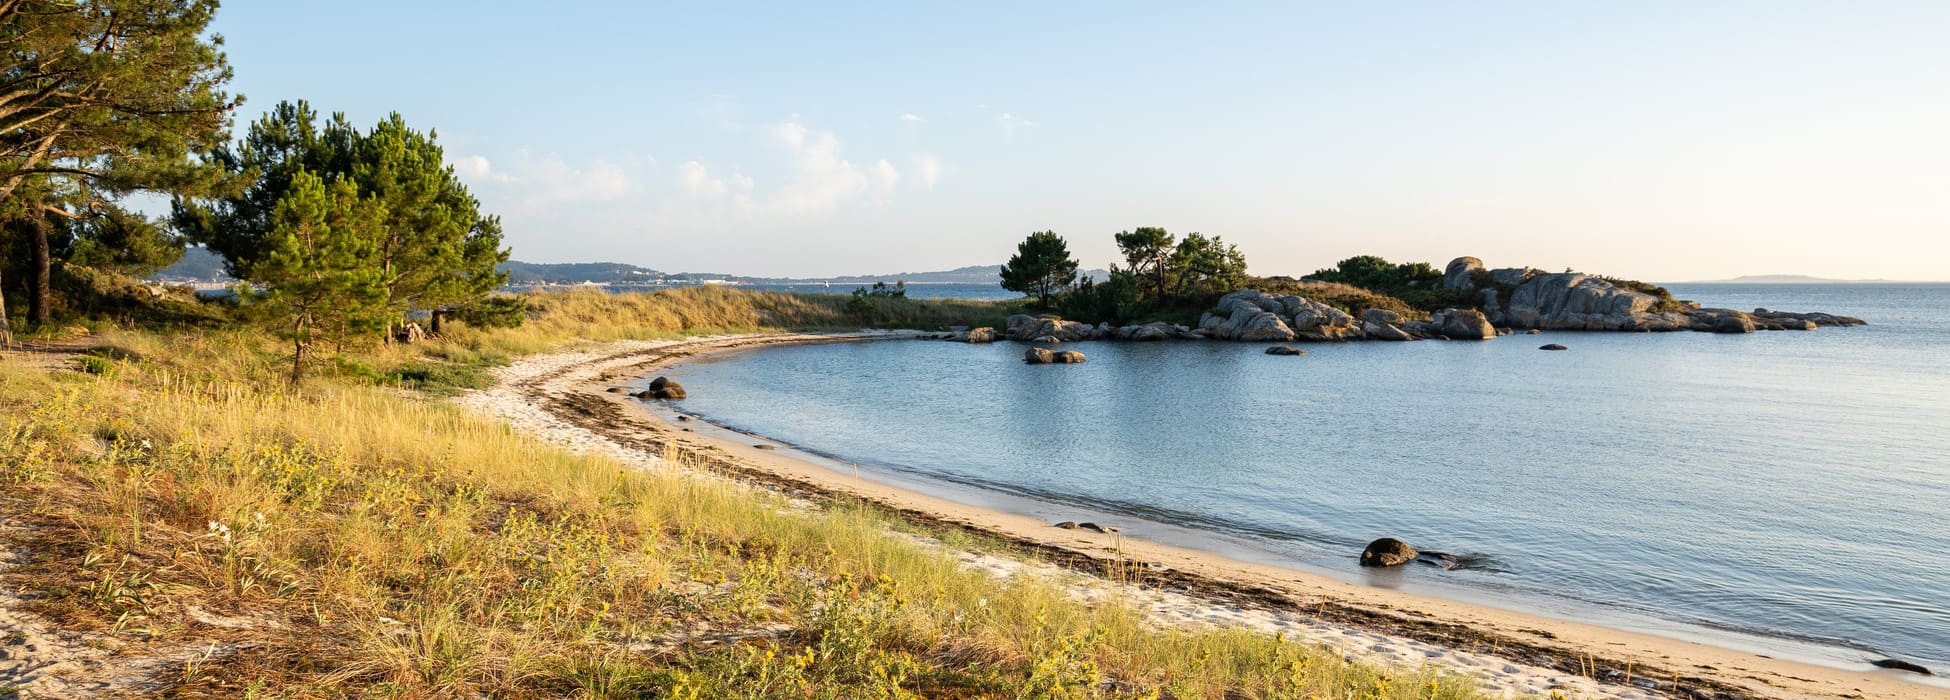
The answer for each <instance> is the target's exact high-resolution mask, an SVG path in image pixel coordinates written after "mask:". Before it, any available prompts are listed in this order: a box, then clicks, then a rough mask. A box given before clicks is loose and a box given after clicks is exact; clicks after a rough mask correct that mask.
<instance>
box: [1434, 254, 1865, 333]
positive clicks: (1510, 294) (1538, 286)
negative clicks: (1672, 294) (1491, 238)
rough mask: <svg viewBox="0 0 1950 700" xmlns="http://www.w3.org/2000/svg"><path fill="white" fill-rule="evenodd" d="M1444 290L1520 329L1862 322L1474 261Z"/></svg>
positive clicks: (1456, 268)
mask: <svg viewBox="0 0 1950 700" xmlns="http://www.w3.org/2000/svg"><path fill="white" fill-rule="evenodd" d="M1441 285H1442V288H1444V289H1450V290H1460V291H1466V292H1475V293H1476V294H1477V298H1478V299H1479V300H1480V305H1481V307H1482V309H1483V313H1484V316H1485V317H1486V318H1487V319H1488V320H1489V322H1490V323H1491V324H1494V325H1495V326H1497V327H1499V328H1510V329H1516V330H1531V329H1535V330H1573V331H1653V332H1663V331H1704V332H1710V333H1752V332H1754V331H1757V330H1761V331H1783V330H1786V331H1805V330H1814V329H1815V328H1817V327H1820V326H1860V325H1863V323H1864V322H1863V321H1862V319H1859V318H1850V317H1847V316H1836V315H1833V314H1824V313H1789V312H1784V311H1769V310H1767V309H1754V310H1753V311H1751V312H1746V311H1736V310H1733V309H1703V308H1700V305H1699V304H1697V303H1694V302H1690V301H1680V300H1676V299H1665V298H1661V297H1659V296H1655V295H1653V294H1648V293H1646V292H1642V291H1639V290H1637V289H1632V288H1630V287H1627V286H1625V285H1623V284H1620V283H1617V282H1614V281H1612V280H1610V279H1606V278H1604V277H1598V276H1595V275H1586V274H1582V273H1577V272H1564V273H1546V272H1544V271H1542V270H1538V269H1536V268H1530V267H1505V268H1498V269H1494V270H1486V269H1484V268H1483V261H1481V260H1478V259H1476V258H1471V257H1462V258H1456V259H1455V260H1452V261H1450V262H1449V267H1448V268H1447V269H1446V270H1445V271H1444V273H1443V275H1442V283H1441Z"/></svg>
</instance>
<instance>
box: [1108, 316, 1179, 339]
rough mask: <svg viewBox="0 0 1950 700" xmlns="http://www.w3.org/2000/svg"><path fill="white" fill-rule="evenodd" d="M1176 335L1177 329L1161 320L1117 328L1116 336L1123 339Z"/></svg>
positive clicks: (1166, 337) (1168, 337) (1167, 337)
mask: <svg viewBox="0 0 1950 700" xmlns="http://www.w3.org/2000/svg"><path fill="white" fill-rule="evenodd" d="M1176 335H1177V330H1176V329H1174V328H1173V327H1172V325H1171V324H1169V323H1165V322H1163V321H1156V322H1152V323H1145V324H1141V325H1135V326H1125V327H1123V328H1119V329H1117V337H1119V338H1123V339H1125V340H1170V339H1171V338H1173V337H1174V336H1176Z"/></svg>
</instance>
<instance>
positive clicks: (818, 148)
mask: <svg viewBox="0 0 1950 700" xmlns="http://www.w3.org/2000/svg"><path fill="white" fill-rule="evenodd" d="M767 133H768V134H770V135H771V137H772V140H773V141H774V142H775V143H776V144H778V145H781V146H784V147H785V149H786V151H787V153H788V155H789V157H790V161H791V170H792V180H791V181H790V182H788V183H786V184H785V185H784V186H782V187H780V188H779V190H778V191H777V192H775V193H773V194H772V197H771V200H770V201H771V203H772V204H773V205H774V206H776V207H778V208H779V209H780V210H782V211H784V212H788V213H804V212H817V211H826V210H829V209H832V208H833V207H835V206H837V205H838V204H839V203H840V202H843V201H845V200H848V199H851V198H854V197H857V196H859V195H861V194H863V193H865V192H866V191H867V190H868V188H869V187H872V186H873V185H874V181H875V178H876V177H883V178H890V179H892V180H898V179H899V177H900V175H899V173H898V172H894V169H893V166H892V165H891V164H889V165H887V167H886V169H885V170H884V171H883V170H881V169H880V168H879V165H881V164H885V163H886V161H881V162H880V163H877V164H875V170H876V173H875V174H874V175H872V176H870V175H868V174H867V172H866V171H864V170H862V169H861V168H859V167H858V166H855V165H854V164H853V163H852V161H849V160H847V159H845V158H843V157H841V156H840V139H839V137H838V136H835V135H834V134H833V132H830V131H813V130H811V129H808V128H806V125H804V124H801V123H799V120H798V117H796V116H795V117H793V118H792V119H788V120H786V121H785V122H783V123H780V124H776V125H774V126H772V127H771V128H770V129H768V130H767ZM889 188H890V189H891V185H890V186H889Z"/></svg>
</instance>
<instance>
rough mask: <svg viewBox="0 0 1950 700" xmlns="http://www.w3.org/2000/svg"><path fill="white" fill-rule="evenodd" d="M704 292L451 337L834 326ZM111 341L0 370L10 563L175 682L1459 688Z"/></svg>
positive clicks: (322, 388) (746, 499) (215, 354)
mask: <svg viewBox="0 0 1950 700" xmlns="http://www.w3.org/2000/svg"><path fill="white" fill-rule="evenodd" d="M694 294H695V296H694V297H680V298H681V299H682V301H683V304H681V305H679V306H678V307H677V309H684V310H681V311H680V310H676V309H673V308H655V307H653V306H647V305H643V304H642V303H641V300H638V299H633V298H630V297H625V296H615V297H605V298H603V299H594V298H589V297H585V296H582V295H580V294H564V295H559V296H557V295H545V296H544V298H543V299H542V300H541V301H542V302H543V303H542V304H539V305H538V306H539V308H540V312H539V313H538V319H539V320H538V322H537V323H536V324H534V325H533V326H531V327H528V328H525V329H516V330H512V331H496V332H476V331H468V333H473V334H477V335H474V336H472V337H464V338H462V339H450V340H448V341H446V342H448V343H452V344H453V345H452V346H451V347H452V348H471V349H469V350H467V351H468V352H474V353H490V352H506V353H517V352H521V351H524V350H526V351H529V352H533V351H538V350H541V349H545V348H546V347H548V345H547V344H548V343H558V344H559V343H562V342H566V341H567V340H568V339H572V338H589V339H610V338H622V337H643V336H640V335H634V334H638V333H643V334H650V333H671V334H676V333H680V332H683V331H684V330H686V329H693V328H697V327H698V326H689V325H684V324H690V323H702V325H703V327H709V328H712V329H714V330H715V329H734V328H742V327H748V326H747V325H746V324H750V325H749V327H766V326H770V325H771V324H774V323H778V324H781V325H797V324H798V323H799V322H803V321H809V320H817V319H822V318H830V317H829V316H823V315H822V314H825V313H827V312H828V309H826V307H825V306H824V305H823V303H820V302H816V301H812V302H808V301H801V300H794V299H791V298H780V299H770V300H767V301H765V302H763V303H753V304H750V305H749V306H734V305H731V304H732V302H730V301H728V299H729V297H723V296H719V294H718V292H715V291H708V290H707V291H699V292H695V293H694ZM781 296H783V295H781ZM666 301H668V300H666ZM945 308H948V309H952V308H953V307H952V306H947V307H945ZM760 310H762V311H763V312H764V313H768V314H775V315H773V316H759V315H758V313H759V311H760ZM941 312H943V311H942V309H934V310H932V311H930V313H941ZM950 312H952V311H950ZM693 313H694V314H696V315H687V314H693ZM642 318H659V319H666V318H667V319H673V320H669V321H668V324H669V325H654V324H646V325H643V326H630V325H625V324H627V323H629V322H631V321H632V319H642ZM660 323H661V322H660ZM497 333H499V334H506V336H507V337H500V338H497V337H496V334H497ZM104 340H105V341H107V342H111V343H113V344H115V345H116V346H117V347H119V348H121V349H122V350H123V352H120V353H104V354H106V355H111V356H112V357H104V358H102V359H101V362H99V363H90V370H89V371H76V370H73V369H55V370H41V369H30V368H24V367H11V366H0V484H5V485H6V489H5V492H6V493H7V494H8V497H7V498H5V499H0V516H5V517H6V518H8V519H12V520H14V521H17V522H23V523H29V524H31V525H32V527H31V528H29V529H28V530H27V531H26V532H28V533H29V534H28V540H27V541H25V542H18V543H15V544H17V545H21V546H25V547H26V548H28V549H29V550H30V551H31V552H32V556H31V561H30V562H29V563H28V564H27V565H26V566H24V567H22V568H19V569H16V570H14V571H11V572H9V573H6V574H4V575H0V580H4V582H5V583H6V584H7V585H8V586H10V587H15V588H19V589H23V590H31V591H35V592H37V593H38V594H39V597H38V598H37V599H36V600H35V601H34V602H33V604H32V605H33V608H34V609H35V610H36V611H38V612H40V613H43V614H45V615H47V616H49V617H50V618H52V619H55V620H57V621H59V622H61V623H62V624H63V625H65V626H68V627H70V628H74V629H81V630H90V631H93V632H94V633H96V634H99V635H101V636H102V637H103V638H105V639H109V640H113V641H114V643H115V644H118V645H123V646H122V649H123V651H122V652H121V653H124V654H135V655H141V654H143V653H145V652H144V650H149V652H151V653H156V654H175V655H176V656H174V657H172V658H175V659H177V660H176V661H173V662H171V663H170V664H167V665H165V666H164V667H163V671H162V672H161V675H160V676H159V677H158V678H156V679H155V681H156V682H157V683H158V684H160V685H161V686H162V688H163V689H164V690H163V692H165V693H166V694H168V695H169V696H171V697H181V698H195V697H240V696H247V697H291V698H313V697H319V698H324V697H471V696H477V695H476V694H484V695H485V696H490V697H587V698H720V697H755V698H905V697H948V698H960V697H1002V698H1067V697H1175V698H1215V699H1216V698H1233V697H1244V698H1303V697H1306V698H1310V697H1336V698H1357V697H1358V698H1468V697H1475V696H1476V691H1475V690H1474V689H1473V687H1472V686H1471V684H1470V683H1469V682H1467V681H1465V680H1462V679H1460V678H1456V677H1451V676H1446V675H1442V674H1439V673H1436V672H1432V671H1411V672H1403V671H1397V670H1385V669H1379V668H1375V667H1370V666H1365V665H1361V664H1356V663H1351V662H1348V661H1346V660H1344V659H1343V658H1342V657H1341V656H1340V655H1339V654H1338V653H1336V652H1334V651H1331V650H1327V649H1322V648H1316V647H1310V646H1306V645H1301V644H1295V643H1289V642H1285V641H1282V640H1279V639H1276V638H1272V637H1267V636H1263V635H1257V634H1252V633H1247V632H1243V631H1227V630H1181V629H1160V628H1157V627H1156V626H1154V625H1152V624H1149V623H1147V622H1146V621H1145V619H1144V618H1143V616H1142V615H1141V614H1140V613H1139V612H1138V611H1136V610H1134V609H1133V608H1132V607H1131V606H1129V605H1127V604H1125V603H1123V602H1122V601H1120V600H1115V599H1113V600H1112V601H1110V602H1108V603H1105V604H1096V605H1090V604H1085V603H1082V602H1079V601H1077V600H1075V599H1073V598H1072V597H1070V596H1068V595H1067V594H1066V593H1065V592H1064V591H1063V590H1062V589H1060V588H1058V587H1056V586H1055V585H1053V584H1050V583H1047V582H1041V581H1037V580H1024V579H1021V578H1020V577H1018V578H1012V579H1009V580H997V579H995V578H993V577H991V576H989V575H987V574H985V573H982V572H979V571H974V570H970V569H967V568H965V567H963V566H961V565H960V563H959V562H958V561H957V560H956V559H955V558H954V557H953V556H951V554H950V553H949V552H946V551H943V550H942V549H941V548H939V547H930V546H927V545H925V544H923V543H919V542H916V541H915V540H914V538H912V537H909V536H904V535H901V534H897V532H896V530H897V528H896V525H897V524H896V523H895V522H893V521H892V520H890V517H889V516H887V515H885V514H883V513H881V512H878V511H876V510H873V509H871V508H867V507H864V506H850V505H845V504H841V505H836V506H827V507H813V508H809V507H806V506H805V505H804V504H799V503H793V502H788V501H786V500H785V499H783V498H781V497H779V496H776V495H772V494H770V493H768V492H765V491H762V490H757V489H754V488H750V487H746V486H742V485H739V484H736V483H732V482H728V481H725V480H722V479H717V478H713V477H708V476H702V475H700V474H699V473H698V472H695V471H692V470H688V469H685V468H683V465H681V464H676V463H675V462H671V463H670V466H669V467H668V468H664V469H659V470H641V469H633V468H629V467H626V466H625V465H623V464H620V463H617V462H615V461H613V460H610V459H605V458H602V457H594V456H579V455H575V454H570V453H568V452H565V451H562V450H560V449H556V448H554V447H551V446H548V445H545V444H542V443H539V442H537V441H534V440H531V439H528V438H525V437H523V436H521V435H518V434H516V433H514V432H512V431H511V430H510V429H509V428H508V427H506V426H504V425H501V424H498V423H495V422H491V421H487V420H483V419H481V418H478V417H474V416H471V415H469V414H467V413H465V412H464V411H462V410H460V409H458V408H456V407H453V406H451V405H449V404H446V403H443V402H439V401H435V400H430V399H429V398H427V397H425V396H424V395H422V394H419V393H417V392H410V391H400V390H399V389H398V388H397V386H380V385H374V384H372V383H369V382H363V381H354V379H355V377H351V376H349V375H345V374H339V375H330V374H326V375H321V376H319V377H318V378H317V379H314V380H313V381H311V382H310V383H308V384H306V385H304V386H301V387H293V386H290V385H289V384H287V383H285V382H284V381H283V380H282V378H281V367H280V365H279V363H278V362H277V360H276V358H275V353H276V351H275V350H274V349H273V347H274V346H272V345H270V344H268V343H267V342H266V341H265V340H264V339H262V338H258V337H256V336H253V335H251V334H249V333H245V332H233V331H225V332H205V333H196V334H186V335H175V336H157V335H149V334H142V333H133V332H123V333H111V334H109V335H108V336H107V337H106V338H104ZM451 351H452V349H448V350H442V352H451ZM369 359H370V358H369ZM393 359H398V358H393ZM388 361H391V360H388V359H387V358H377V359H370V363H371V364H374V365H383V364H385V363H386V362H388ZM935 534H937V536H938V537H941V538H943V539H944V540H947V541H955V539H956V536H955V535H953V534H949V533H935Z"/></svg>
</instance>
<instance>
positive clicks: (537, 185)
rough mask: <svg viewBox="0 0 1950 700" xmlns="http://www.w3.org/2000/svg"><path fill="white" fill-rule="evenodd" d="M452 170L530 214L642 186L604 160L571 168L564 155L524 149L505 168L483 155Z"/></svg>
mask: <svg viewBox="0 0 1950 700" xmlns="http://www.w3.org/2000/svg"><path fill="white" fill-rule="evenodd" d="M449 165H451V166H453V168H454V174H455V175H456V176H458V177H460V179H461V181H462V182H466V183H467V184H468V185H470V186H471V187H473V188H475V189H493V190H501V191H503V192H502V194H503V195H505V197H497V198H496V199H498V200H499V201H501V202H505V203H508V204H510V205H512V206H514V207H516V208H520V209H527V210H539V209H544V208H547V207H549V206H551V205H555V204H561V203H566V202H602V201H609V200H614V199H618V198H621V197H623V196H624V195H626V194H629V193H630V192H631V191H632V190H633V189H635V188H636V186H637V182H636V179H635V178H633V177H631V175H630V174H629V172H628V171H627V170H625V169H624V167H623V166H621V165H618V164H616V163H612V162H610V161H607V160H604V159H601V158H598V159H594V160H591V161H589V162H586V163H581V164H571V163H569V162H568V161H566V160H563V159H562V158H561V157H559V156H554V155H548V156H535V155H533V154H530V153H529V152H527V151H525V150H524V151H520V152H518V153H516V155H515V157H514V158H513V159H512V160H511V161H510V162H509V164H508V166H507V167H505V168H504V167H500V166H497V165H495V164H494V163H493V162H492V161H490V160H488V158H487V157H486V156H480V155H470V156H463V157H460V158H456V159H454V160H453V161H451V162H450V163H449Z"/></svg>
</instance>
